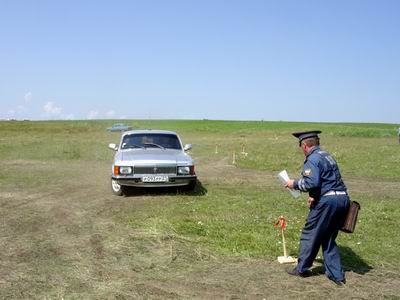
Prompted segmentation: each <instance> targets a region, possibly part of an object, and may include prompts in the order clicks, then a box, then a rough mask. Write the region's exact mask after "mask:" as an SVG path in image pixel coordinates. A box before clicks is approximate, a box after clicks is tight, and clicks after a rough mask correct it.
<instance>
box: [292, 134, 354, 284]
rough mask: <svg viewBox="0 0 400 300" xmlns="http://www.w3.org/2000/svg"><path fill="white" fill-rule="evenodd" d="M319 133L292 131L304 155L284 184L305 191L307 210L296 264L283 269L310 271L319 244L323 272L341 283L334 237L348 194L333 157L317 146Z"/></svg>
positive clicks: (295, 272)
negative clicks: (299, 166) (298, 169)
mask: <svg viewBox="0 0 400 300" xmlns="http://www.w3.org/2000/svg"><path fill="white" fill-rule="evenodd" d="M319 133H321V131H319V130H316V131H305V132H296V133H293V135H294V136H295V137H297V138H298V139H299V146H300V147H301V149H302V151H303V152H304V155H305V159H304V165H303V170H302V173H301V177H300V179H298V180H289V181H288V182H287V184H286V186H287V187H288V188H293V189H295V190H299V191H301V192H308V193H309V197H308V200H307V202H308V207H309V208H310V212H309V214H308V217H307V221H306V224H305V225H304V228H303V231H302V233H301V237H300V253H299V258H298V264H297V266H296V267H295V268H294V269H289V270H287V272H288V273H289V274H290V275H295V276H300V277H306V276H308V275H310V271H309V268H310V267H311V266H312V263H313V261H314V259H315V257H316V256H317V253H318V251H319V248H320V247H321V246H322V251H323V256H324V267H325V273H326V275H327V276H328V278H329V279H330V280H332V281H333V282H335V283H336V284H337V285H344V284H345V283H346V279H345V276H344V271H343V269H342V265H341V261H340V255H339V249H338V246H337V245H336V242H335V239H336V237H337V235H338V232H339V229H340V227H341V226H342V224H343V222H344V219H345V216H346V213H347V210H348V207H349V197H348V195H347V189H346V186H345V184H344V183H343V181H342V177H341V175H340V172H339V168H338V165H337V163H336V161H335V159H334V158H333V157H332V156H331V155H330V154H329V153H328V152H326V151H323V150H321V148H320V147H319V137H318V134H319Z"/></svg>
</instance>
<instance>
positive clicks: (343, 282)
mask: <svg viewBox="0 0 400 300" xmlns="http://www.w3.org/2000/svg"><path fill="white" fill-rule="evenodd" d="M328 278H329V280H332V281H333V282H334V283H335V284H336V285H337V286H344V285H345V284H346V278H344V279H343V280H337V279H336V278H333V277H331V276H328Z"/></svg>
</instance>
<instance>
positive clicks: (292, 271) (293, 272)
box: [286, 268, 311, 277]
mask: <svg viewBox="0 0 400 300" xmlns="http://www.w3.org/2000/svg"><path fill="white" fill-rule="evenodd" d="M286 273H288V274H289V275H293V276H299V277H308V276H310V274H311V272H310V271H305V272H299V271H298V270H297V268H294V269H292V268H289V269H286Z"/></svg>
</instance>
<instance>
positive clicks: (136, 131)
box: [123, 129, 177, 136]
mask: <svg viewBox="0 0 400 300" xmlns="http://www.w3.org/2000/svg"><path fill="white" fill-rule="evenodd" d="M145 133H153V134H174V135H177V133H176V132H173V131H169V130H153V129H142V130H129V131H125V132H124V134H123V136H125V135H130V134H145Z"/></svg>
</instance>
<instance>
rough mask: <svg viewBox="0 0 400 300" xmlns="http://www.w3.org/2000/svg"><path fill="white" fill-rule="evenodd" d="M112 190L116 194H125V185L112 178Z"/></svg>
mask: <svg viewBox="0 0 400 300" xmlns="http://www.w3.org/2000/svg"><path fill="white" fill-rule="evenodd" d="M111 191H112V193H113V194H114V195H116V196H123V195H125V192H126V191H125V187H124V186H122V185H120V184H119V183H118V182H117V181H116V180H114V179H112V178H111Z"/></svg>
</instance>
